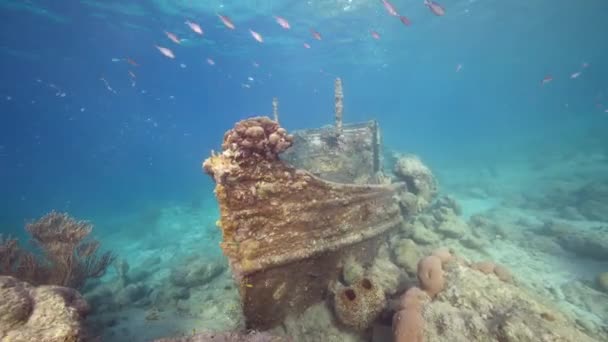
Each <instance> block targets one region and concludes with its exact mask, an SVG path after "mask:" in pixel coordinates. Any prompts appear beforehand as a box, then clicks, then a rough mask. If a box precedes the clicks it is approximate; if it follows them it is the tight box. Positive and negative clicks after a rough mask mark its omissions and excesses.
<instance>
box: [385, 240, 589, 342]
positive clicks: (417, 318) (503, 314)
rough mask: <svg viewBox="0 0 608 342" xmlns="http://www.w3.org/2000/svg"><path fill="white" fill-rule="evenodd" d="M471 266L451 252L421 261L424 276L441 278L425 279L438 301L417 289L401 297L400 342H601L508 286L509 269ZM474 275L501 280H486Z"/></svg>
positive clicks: (397, 333) (397, 319)
mask: <svg viewBox="0 0 608 342" xmlns="http://www.w3.org/2000/svg"><path fill="white" fill-rule="evenodd" d="M442 260H443V261H444V264H443V268H442ZM467 264H468V263H467V262H466V261H464V260H462V259H459V258H453V257H451V256H450V253H449V251H447V250H445V249H444V250H438V251H435V252H434V253H433V255H431V256H429V257H426V258H424V259H422V260H421V262H420V265H421V266H420V268H419V270H420V271H422V272H423V273H422V274H423V275H425V274H426V272H427V271H428V270H429V269H431V270H434V271H435V273H436V274H439V275H437V276H436V277H435V278H433V277H432V276H429V277H426V276H423V277H422V278H420V282H421V285H422V288H423V289H425V288H428V289H430V291H428V290H427V291H426V292H427V293H428V294H429V295H430V297H431V298H432V297H434V299H433V300H428V298H429V297H428V296H426V295H424V293H422V291H421V290H419V289H418V288H415V287H414V288H411V289H410V290H408V291H407V292H406V293H405V294H404V295H403V296H402V297H401V299H400V304H399V305H398V307H397V310H396V313H395V315H394V316H393V332H394V341H397V342H420V341H427V342H435V341H436V342H439V341H494V340H499V341H508V342H515V341H538V340H542V341H572V342H574V341H576V342H578V341H595V340H594V339H593V338H592V337H590V336H588V335H587V334H585V333H584V332H583V331H582V330H580V328H579V327H578V326H577V324H576V322H574V321H573V320H571V319H570V318H568V317H566V316H564V315H563V314H561V313H560V312H559V311H557V310H556V309H555V308H554V307H552V306H550V305H548V304H546V303H544V302H543V301H541V300H540V299H539V298H537V297H536V296H533V295H530V294H528V293H527V292H526V291H525V290H524V289H522V288H519V287H517V286H514V285H513V284H511V283H510V282H506V281H504V280H505V279H504V277H505V274H507V275H509V278H508V279H507V280H509V281H510V274H508V271H506V269H501V270H500V271H498V272H496V268H497V266H496V265H495V264H494V263H491V262H483V263H477V264H474V265H473V267H469V266H467ZM474 270H481V271H482V272H484V273H489V272H496V274H497V275H499V277H483V276H481V277H480V276H479V275H478V274H479V273H477V274H476V272H475V271H474ZM499 278H500V279H499ZM429 282H431V283H432V286H430V287H429V286H428V283H429Z"/></svg>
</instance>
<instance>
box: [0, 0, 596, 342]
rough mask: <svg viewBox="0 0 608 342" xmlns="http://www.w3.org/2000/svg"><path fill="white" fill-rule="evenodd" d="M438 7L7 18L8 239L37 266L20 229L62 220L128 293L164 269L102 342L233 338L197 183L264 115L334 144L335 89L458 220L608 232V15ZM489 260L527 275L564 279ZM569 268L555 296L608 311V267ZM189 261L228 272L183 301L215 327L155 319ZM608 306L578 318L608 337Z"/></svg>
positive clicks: (55, 8)
mask: <svg viewBox="0 0 608 342" xmlns="http://www.w3.org/2000/svg"><path fill="white" fill-rule="evenodd" d="M433 5H434V6H441V7H442V8H443V10H444V11H445V13H434V12H433V6H430V5H426V4H425V3H424V2H423V0H393V1H391V2H383V1H379V0H310V1H304V0H300V1H294V0H250V1H236V0H235V1H228V0H225V1H221V0H205V1H202V0H201V1H186V0H179V1H178V0H175V1H167V0H150V1H113V0H112V1H93V0H73V1H50V0H41V1H35V0H3V1H1V2H0V16H1V19H2V20H0V27H1V30H0V74H1V75H2V78H1V81H0V233H2V234H3V235H5V236H7V235H10V236H13V237H16V238H18V240H19V241H20V242H21V243H22V244H24V245H25V246H30V247H31V244H29V243H28V241H29V237H28V235H27V232H26V231H25V230H24V226H25V224H27V223H28V222H32V221H33V220H36V219H38V218H40V217H42V216H43V215H44V214H46V213H48V212H50V211H52V210H55V211H59V212H67V213H69V214H70V215H71V216H73V217H75V218H77V219H82V220H87V221H90V222H91V223H92V224H93V225H94V229H93V234H92V235H93V236H94V237H95V238H97V239H98V240H99V241H100V242H101V247H100V250H103V251H106V250H110V251H113V252H114V253H115V254H116V257H117V260H120V261H122V262H126V263H128V264H129V265H130V270H131V271H132V272H135V271H137V270H138V269H140V268H148V269H153V270H154V271H153V274H152V275H146V276H141V277H140V278H139V279H141V280H140V281H138V282H137V284H138V285H137V286H138V288H137V289H136V290H133V291H132V293H130V294H127V295H124V296H125V299H124V300H123V301H122V302H121V304H120V305H119V307H120V310H118V309H116V307H113V308H114V309H108V310H107V311H105V312H104V311H103V310H99V311H98V312H97V313H96V315H97V317H102V318H98V320H97V321H96V322H97V323H98V324H97V326H96V329H97V330H96V331H97V334H98V335H100V336H104V339H103V340H108V341H112V340H116V341H120V340H129V341H136V340H148V339H153V338H160V337H167V336H175V335H180V334H186V333H192V332H193V331H201V330H204V329H212V330H216V331H223V330H232V329H235V327H238V326H239V324H241V323H240V321H239V318H235V317H237V316H235V314H234V312H233V311H230V312H228V311H227V310H228V309H226V308H228V307H230V306H231V305H232V306H234V305H238V303H239V299H238V293H237V292H236V291H235V290H234V289H233V291H231V292H230V291H228V292H229V293H228V294H226V293H225V292H226V291H224V288H228V287H230V283H231V281H232V280H231V279H232V278H231V276H230V270H229V268H228V266H227V262H226V260H225V258H224V256H223V254H222V251H221V249H220V247H219V242H220V241H221V232H220V230H219V229H218V228H217V227H216V225H215V223H216V221H217V219H218V217H219V209H218V204H217V201H216V198H215V196H214V193H213V189H214V186H215V184H214V182H213V179H212V178H211V177H209V176H208V175H206V174H205V173H204V172H203V170H202V166H201V165H202V162H203V160H204V159H206V158H207V157H209V156H210V154H211V151H212V150H215V151H219V150H221V143H222V139H223V136H224V133H225V132H226V131H227V130H229V129H231V128H232V127H233V126H234V124H235V123H236V122H238V121H239V120H243V119H246V118H249V117H252V116H260V115H268V116H270V115H271V113H272V99H273V98H274V97H276V98H277V99H278V101H279V113H280V121H281V126H282V127H284V128H285V129H287V130H288V131H290V132H291V131H294V130H298V129H307V128H315V127H321V126H324V125H328V124H333V115H334V80H335V79H336V78H338V77H339V78H341V79H342V82H343V87H344V121H345V122H347V123H354V122H362V121H367V120H377V121H378V123H379V125H380V128H381V130H382V138H383V148H384V151H385V153H387V154H388V153H392V152H393V151H394V152H400V153H411V154H415V155H417V156H418V157H419V158H420V159H421V160H422V161H423V162H424V163H425V164H426V165H427V166H428V167H429V168H430V170H432V172H433V174H434V176H435V177H436V179H437V183H438V184H439V192H440V193H441V194H446V195H450V196H452V197H453V198H454V199H455V200H456V201H457V202H459V203H460V205H461V206H462V208H463V214H462V219H463V220H468V219H469V218H470V217H471V216H474V215H475V214H480V213H482V214H483V213H488V212H490V213H496V212H497V211H498V212H500V211H501V210H503V211H509V212H513V211H518V212H520V213H523V214H521V215H524V216H526V217H528V218H530V219H531V220H533V221H534V220H537V221H535V222H537V225H536V226H538V225H542V222H545V221H546V220H562V219H563V220H567V222H568V224H569V227H570V229H572V231H573V232H576V231H577V230H581V231H586V230H591V231H594V230H595V231H597V229H599V228H598V227H605V226H606V225H608V173H607V171H608V38H607V36H608V20H607V19H606V17H607V15H608V3H607V2H606V1H602V0H588V1H548V0H536V1H522V0H514V1H499V0H443V1H441V0H440V1H439V3H433ZM391 9H394V10H395V11H396V12H398V13H394V14H396V15H394V14H391ZM435 11H438V9H437V8H435ZM439 14H443V15H439ZM188 23H191V25H188ZM286 24H288V25H286ZM197 25H198V26H197ZM231 26H232V27H233V28H231ZM287 26H288V27H287ZM198 27H200V29H201V31H200V33H199V32H197V30H198ZM387 171H389V172H390V171H391V170H387ZM590 184H591V185H590ZM582 189H583V190H584V189H587V191H583V190H582ZM589 189H591V190H589ZM586 196H587V197H586ZM589 196H595V197H593V198H591V197H589ZM588 197H589V198H590V199H589V198H588ZM587 199H589V200H587ZM588 202H592V204H591V206H592V208H591V209H589V206H585V207H584V208H582V207H578V206H579V205H580V204H581V203H588ZM539 203H540V204H539ZM568 208H572V209H568ZM564 211H567V212H568V213H569V214H568V215H564ZM589 213H591V214H589ZM511 217H512V216H511ZM493 218H494V219H496V220H500V219H501V218H504V215H502V216H501V215H500V214H496V215H494V216H493ZM505 220H507V219H505ZM509 222H511V221H509ZM531 226H535V225H534V224H531ZM512 229H514V230H518V229H523V228H518V227H514V228H512ZM531 229H532V228H531ZM490 244H491V243H490ZM606 246H608V244H606ZM490 249H492V250H494V251H498V250H500V251H498V252H496V253H498V254H492V253H490V254H489V255H490V256H491V257H493V258H497V259H500V258H501V257H503V259H501V260H500V261H502V262H503V263H505V264H507V265H508V266H510V267H511V268H512V272H513V273H514V274H515V275H516V276H517V275H518V274H520V275H521V274H526V273H525V272H532V273H536V274H543V270H544V271H546V272H547V274H549V273H551V269H553V270H560V269H562V267H565V266H563V265H562V264H559V263H557V262H558V261H555V260H558V259H559V258H558V259H550V260H552V261H549V262H547V263H545V264H543V265H545V266H546V267H545V268H544V269H539V268H534V267H533V268H531V269H528V268H526V267H525V265H524V266H522V265H521V264H522V263H523V262H518V260H513V259H514V258H511V257H509V256H508V253H515V254H513V255H515V256H520V255H521V254H520V253H521V252H517V251H516V252H513V249H512V248H510V247H505V248H504V249H502V250H501V249H500V248H499V247H496V246H495V247H494V248H490ZM604 252H605V253H606V255H608V250H606V251H604ZM564 253H565V254H564V255H569V257H566V256H564V259H568V262H572V263H575V264H576V265H578V266H576V267H572V269H578V270H580V273H577V272H575V271H571V269H568V270H565V268H564V269H563V272H561V271H560V272H558V271H555V273H553V276H554V277H555V278H556V279H555V284H557V285H555V286H557V287H559V284H563V283H564V282H565V281H566V280H565V279H567V281H572V280H573V279H575V280H577V281H580V282H581V283H585V284H589V286H590V288H593V289H594V291H597V293H604V294H603V295H604V297H601V298H603V299H606V298H607V297H606V295H605V292H602V290H601V289H598V288H597V286H596V285H595V284H594V282H595V277H596V276H597V275H598V274H600V273H601V272H608V263H607V260H608V258H606V259H603V258H601V257H600V258H597V259H593V258H591V259H589V258H587V257H586V256H580V255H579V254H578V253H577V252H576V251H572V250H570V251H567V252H564ZM486 255H488V254H486ZM572 255H574V256H573V257H572ZM579 256H580V259H578V257H579ZM193 258H194V259H195V260H197V261H195V262H204V263H208V262H209V263H210V262H215V263H218V264H219V265H221V267H223V270H224V271H223V273H222V275H221V276H220V277H221V279H219V280H217V279H216V280H215V281H216V282H217V283H218V284H215V285H214V284H213V283H207V282H206V281H205V282H204V285H201V284H202V283H197V284H196V285H193V287H197V290H196V291H198V292H197V293H198V295H194V294H193V293H194V290H193V291H191V296H190V299H188V300H190V301H191V302H192V301H193V300H199V302H200V301H203V302H205V303H207V304H205V305H206V306H207V307H209V308H212V309H209V310H207V311H205V309H197V310H199V311H196V312H195V311H194V310H191V311H190V313H189V314H188V315H185V316H183V317H181V319H177V318H175V317H172V318H169V317H166V318H165V319H163V318H162V312H163V310H160V312H161V314H160V316H161V319H150V317H151V316H150V310H152V309H151V308H158V307H159V306H160V304H158V303H155V302H154V301H155V299H154V298H152V297H153V296H152V295H151V293H153V292H154V289H157V288H159V287H160V286H165V285H166V284H167V282H169V280H168V279H171V270H172V269H173V268H174V267H176V266H175V265H178V264H183V263H184V261H183V260H193ZM515 258H517V257H515ZM572 258H574V259H572ZM150 260H152V261H150ZM201 260H202V261H201ZM505 260H507V261H505ZM508 260H511V262H509V261H508ZM519 260H520V261H521V260H525V258H522V259H519ZM559 260H561V259H559ZM150 263H153V264H154V265H156V266H154V267H156V268H154V267H152V268H150V267H151V266H149V265H150ZM518 264H519V265H518ZM142 265H148V266H142ZM518 266H521V267H520V268H519V269H518ZM218 267H219V266H218ZM118 269H119V268H118V267H115V266H111V267H109V268H108V271H107V272H106V274H105V276H104V277H102V278H100V279H98V280H95V282H94V284H92V285H91V284H89V285H88V286H89V288H88V289H87V288H85V289H84V290H83V292H85V294H86V292H87V291H95V288H94V287H95V286H97V287H99V286H106V285H107V284H113V282H115V280H116V278H117V277H119V273H120V271H119V270H118ZM209 272H211V271H209ZM212 273H213V272H212ZM557 273H559V274H557ZM560 276H563V277H562V278H560ZM523 277H525V276H523ZM133 278H136V277H135V276H133ZM104 284H105V285H104ZM107 286H110V285H107ZM201 286H202V287H201ZM117 291H120V290H117ZM116 296H118V295H116ZM197 296H198V297H197ZM223 296H225V297H223ZM121 298H122V297H121ZM155 298H156V297H155ZM201 298H202V299H201ZM182 299H183V300H184V301H185V299H184V298H182ZM559 299H560V300H562V301H564V302H567V301H568V298H567V296H566V298H563V296H562V297H560V298H559ZM227 303H231V304H227ZM606 303H608V301H605V302H604V305H605V306H604V307H601V308H599V309H597V310H594V309H590V308H589V307H588V306H585V305H580V307H579V309H577V311H576V312H578V313H579V314H581V315H583V314H586V315H590V317H591V318H590V320H592V321H593V322H596V324H597V329H596V333H597V334H600V336H601V332H602V331H604V332H606V330H602V329H607V328H601V326H602V324H605V322H606V321H608V304H606ZM100 305H101V304H100ZM189 305H190V304H189ZM192 305H194V304H192ZM573 305H575V306H576V304H573ZM232 309H233V308H232V307H231V310H232ZM167 310H168V309H167ZM117 312H118V313H117ZM112 314H114V315H115V316H112V318H107V317H109V316H111V315H112ZM116 317H118V318H116ZM146 317H147V319H146ZM155 317H156V316H155ZM156 318H158V317H156ZM104 320H105V321H104ZM108 321H111V322H113V323H111V324H110V323H107V322H108ZM99 322H101V323H99ZM602 322H604V323H602Z"/></svg>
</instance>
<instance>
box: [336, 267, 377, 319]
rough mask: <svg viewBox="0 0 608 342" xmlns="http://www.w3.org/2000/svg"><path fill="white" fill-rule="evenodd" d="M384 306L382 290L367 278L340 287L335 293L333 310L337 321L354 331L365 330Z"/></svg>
mask: <svg viewBox="0 0 608 342" xmlns="http://www.w3.org/2000/svg"><path fill="white" fill-rule="evenodd" d="M385 305H386V297H385V296H384V291H383V289H382V288H381V287H380V286H379V285H378V284H376V283H375V282H374V281H372V280H371V279H369V278H361V279H360V280H359V281H358V282H357V283H355V284H353V285H352V286H348V287H341V288H339V289H338V290H337V291H336V292H335V296H334V310H335V313H336V317H338V320H339V321H340V322H341V323H342V324H344V325H346V326H348V327H351V328H354V329H356V330H364V329H367V328H368V327H369V326H370V325H371V323H372V322H373V321H374V320H375V319H376V318H377V317H378V315H379V314H380V312H381V311H382V310H383V309H384V306H385Z"/></svg>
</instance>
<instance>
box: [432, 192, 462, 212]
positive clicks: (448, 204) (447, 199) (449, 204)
mask: <svg viewBox="0 0 608 342" xmlns="http://www.w3.org/2000/svg"><path fill="white" fill-rule="evenodd" d="M441 207H444V208H450V209H452V211H453V212H454V213H455V214H456V215H457V216H460V215H462V207H461V206H460V204H458V202H456V199H454V198H453V197H451V196H447V195H444V196H441V197H439V198H438V199H437V200H436V201H435V203H433V208H441Z"/></svg>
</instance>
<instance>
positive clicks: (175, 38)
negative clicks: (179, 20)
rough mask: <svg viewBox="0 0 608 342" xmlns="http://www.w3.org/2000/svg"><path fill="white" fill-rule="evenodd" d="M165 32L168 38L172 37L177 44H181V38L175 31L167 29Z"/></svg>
mask: <svg viewBox="0 0 608 342" xmlns="http://www.w3.org/2000/svg"><path fill="white" fill-rule="evenodd" d="M165 34H166V35H167V38H169V39H171V41H172V42H174V43H175V44H181V43H182V42H181V41H180V40H179V38H177V36H176V35H175V34H174V33H171V32H167V31H165Z"/></svg>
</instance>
